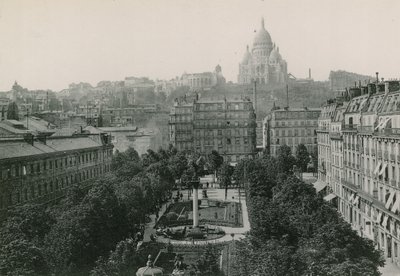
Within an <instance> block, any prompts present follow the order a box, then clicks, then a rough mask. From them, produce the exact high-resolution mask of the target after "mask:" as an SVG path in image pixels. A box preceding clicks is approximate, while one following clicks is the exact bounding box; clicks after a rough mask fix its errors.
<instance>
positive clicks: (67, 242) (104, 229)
mask: <svg viewBox="0 0 400 276" xmlns="http://www.w3.org/2000/svg"><path fill="white" fill-rule="evenodd" d="M126 213H127V210H126V209H124V208H123V206H122V205H121V204H120V202H119V200H118V198H117V196H116V195H115V193H114V189H113V186H112V184H111V183H108V182H107V181H106V180H105V179H103V180H99V181H98V182H96V183H95V184H94V186H93V187H92V188H91V189H90V190H89V192H88V194H87V195H86V196H85V197H84V198H83V200H82V202H81V203H80V204H79V205H76V206H74V207H72V208H71V209H69V210H67V211H65V212H63V213H62V214H61V215H60V216H59V217H58V218H57V222H56V224H55V225H54V226H53V227H52V229H51V231H50V233H49V234H48V235H47V237H46V252H47V256H48V259H49V262H50V263H51V266H52V268H53V270H54V271H55V272H56V273H66V274H73V273H75V272H76V271H81V270H82V271H85V270H88V269H90V267H91V266H92V265H93V264H94V262H95V261H96V260H97V259H98V257H99V256H105V255H107V254H108V252H109V251H110V250H111V249H113V248H114V246H115V244H116V243H117V242H118V241H120V240H122V239H123V238H125V237H126V236H127V235H128V233H129V229H130V226H129V225H128V224H127V222H128V220H127V214H126Z"/></svg>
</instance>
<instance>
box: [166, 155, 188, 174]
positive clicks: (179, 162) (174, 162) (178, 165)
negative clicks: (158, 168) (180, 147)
mask: <svg viewBox="0 0 400 276" xmlns="http://www.w3.org/2000/svg"><path fill="white" fill-rule="evenodd" d="M169 167H170V170H171V173H172V175H173V176H174V179H180V178H181V177H182V175H183V174H184V172H185V170H187V169H188V160H187V158H186V154H185V153H184V152H178V153H176V154H175V155H173V156H172V157H171V159H170V161H169Z"/></svg>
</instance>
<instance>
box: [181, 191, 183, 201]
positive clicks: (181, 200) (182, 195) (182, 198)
mask: <svg viewBox="0 0 400 276" xmlns="http://www.w3.org/2000/svg"><path fill="white" fill-rule="evenodd" d="M182 200H183V194H182V193H181V201H182Z"/></svg>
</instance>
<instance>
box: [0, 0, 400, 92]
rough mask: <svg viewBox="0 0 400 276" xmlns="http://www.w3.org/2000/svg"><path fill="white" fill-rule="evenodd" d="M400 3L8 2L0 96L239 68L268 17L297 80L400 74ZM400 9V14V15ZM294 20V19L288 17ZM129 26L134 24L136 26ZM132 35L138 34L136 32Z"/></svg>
mask: <svg viewBox="0 0 400 276" xmlns="http://www.w3.org/2000/svg"><path fill="white" fill-rule="evenodd" d="M399 7H400V3H399V2H397V1H390V0H387V1H381V2H375V1H352V2H351V3H350V4H349V3H348V1H323V2H321V3H320V1H311V0H310V1H302V3H297V2H295V1H252V2H250V3H248V2H245V1H239V0H237V1H233V2H232V1H229V2H228V1H218V2H214V1H201V2H200V1H190V2H187V1H169V2H168V3H167V2H164V1H146V2H142V1H138V2H135V3H133V2H131V1H85V2H80V1H58V2H57V3H55V2H52V1H7V0H5V1H2V3H0V32H1V33H2V36H1V37H2V43H1V45H2V46H1V47H0V59H1V62H0V75H1V76H2V78H1V79H0V91H5V90H9V89H10V88H11V86H12V84H13V82H14V81H15V80H17V81H18V82H19V83H21V85H23V86H24V87H28V88H29V89H53V90H56V91H58V90H61V89H63V88H67V87H68V84H69V83H72V82H80V81H82V82H89V83H91V84H92V85H95V84H96V83H97V82H98V81H101V80H122V79H124V77H126V76H138V77H140V76H148V77H150V78H152V79H156V78H158V79H171V78H173V77H175V76H180V75H181V74H182V73H183V72H185V71H186V72H188V73H194V72H204V71H212V70H213V68H214V67H215V66H216V65H217V64H220V65H221V66H222V73H223V75H224V76H225V77H226V79H227V81H233V82H237V75H238V67H239V62H240V60H241V59H242V57H243V54H244V53H245V50H246V45H247V44H249V46H250V47H251V43H252V41H253V38H254V34H255V31H256V30H258V29H259V28H260V20H261V18H262V17H264V20H265V28H266V30H267V31H268V32H269V33H270V35H271V37H272V39H273V41H274V42H276V44H277V46H279V48H280V52H281V53H282V55H283V56H285V59H286V60H287V63H288V72H289V73H292V74H293V75H295V76H296V77H298V78H303V77H307V76H308V68H311V69H312V76H313V78H314V79H315V80H327V79H328V76H329V71H330V70H339V69H343V70H347V71H352V72H356V73H361V74H367V75H372V76H373V75H374V72H375V71H379V72H380V75H381V76H382V77H386V78H395V77H398V76H399V74H398V71H397V70H396V64H397V63H399V62H400V55H399V54H398V53H397V52H396V50H397V49H396V45H398V44H399V42H400V37H399V36H395V35H392V33H395V32H396V30H398V29H399V27H400V19H399V16H398V15H397V14H396V10H398V8H399ZM396 8H397V9H396ZM286 18H290V19H289V20H288V19H286ZM128 26H130V27H128ZM129 30H131V31H129Z"/></svg>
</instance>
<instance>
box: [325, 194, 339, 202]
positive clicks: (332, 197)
mask: <svg viewBox="0 0 400 276" xmlns="http://www.w3.org/2000/svg"><path fill="white" fill-rule="evenodd" d="M335 197H337V195H335V194H329V195H327V196H325V197H324V200H326V201H331V200H332V199H334V198H335Z"/></svg>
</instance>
